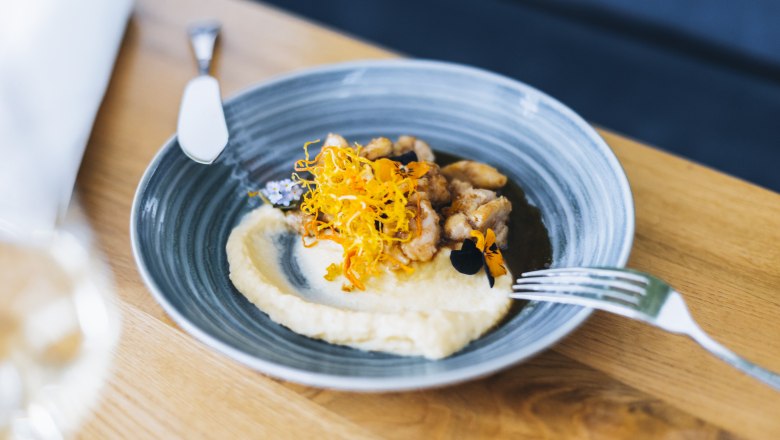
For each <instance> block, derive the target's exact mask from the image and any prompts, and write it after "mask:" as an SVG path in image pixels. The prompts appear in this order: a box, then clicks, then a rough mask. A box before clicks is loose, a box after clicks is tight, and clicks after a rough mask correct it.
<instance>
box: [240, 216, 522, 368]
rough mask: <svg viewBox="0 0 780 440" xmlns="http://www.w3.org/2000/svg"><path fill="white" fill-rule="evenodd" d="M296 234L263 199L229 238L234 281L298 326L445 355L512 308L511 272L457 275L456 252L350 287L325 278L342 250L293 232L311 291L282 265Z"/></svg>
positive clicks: (365, 344)
mask: <svg viewBox="0 0 780 440" xmlns="http://www.w3.org/2000/svg"><path fill="white" fill-rule="evenodd" d="M284 234H295V232H294V230H293V229H292V228H291V227H290V226H289V225H288V223H287V222H286V220H285V216H284V213H283V212H282V211H281V210H278V209H274V208H273V207H271V206H269V205H263V206H261V207H259V208H257V209H255V210H254V211H252V212H250V213H249V214H247V216H246V217H245V218H244V219H243V220H242V222H241V223H240V224H239V225H238V226H236V227H235V229H233V231H232V232H231V234H230V237H229V239H228V242H227V257H228V262H229V264H230V279H231V280H232V282H233V284H234V285H235V286H236V288H237V289H238V290H239V291H240V292H241V293H242V294H244V295H245V296H246V297H247V298H248V299H249V300H250V301H251V302H252V303H254V304H255V305H256V306H257V307H258V308H260V310H262V311H263V312H265V313H267V314H268V316H270V318H271V319H273V320H274V321H275V322H277V323H279V324H281V325H283V326H285V327H287V328H289V329H291V330H292V331H294V332H296V333H299V334H302V335H305V336H308V337H312V338H317V339H322V340H324V341H327V342H330V343H333V344H340V345H347V346H351V347H355V348H359V349H363V350H374V351H383V352H389V353H395V354H399V355H406V356H425V357H426V358H430V359H440V358H443V357H446V356H449V355H451V354H453V353H455V352H457V351H459V350H460V349H462V348H463V347H465V346H466V345H467V344H468V343H469V342H470V341H472V340H474V339H476V338H478V337H480V336H481V335H482V334H484V333H485V332H486V331H488V330H489V329H491V328H492V327H493V326H494V325H496V324H497V323H498V322H499V321H500V320H501V319H502V318H503V317H504V315H505V314H506V313H507V311H508V310H509V306H510V302H511V300H510V299H509V297H508V293H509V292H510V291H511V280H512V275H511V274H506V275H503V276H500V277H498V278H496V283H495V286H494V287H493V288H492V289H491V288H490V286H489V285H488V282H487V281H486V279H485V276H484V274H478V275H464V274H461V273H458V272H457V271H456V270H455V269H454V268H453V267H452V264H451V262H450V258H449V254H450V250H449V249H448V248H446V247H444V248H441V249H440V250H439V251H438V252H437V253H436V255H435V256H434V257H433V259H432V260H431V261H427V262H415V263H413V264H412V266H413V267H414V272H413V273H411V274H403V273H400V274H398V273H395V272H391V271H387V272H386V273H384V274H382V275H380V276H375V277H372V278H370V279H368V280H367V281H366V288H365V290H354V291H352V292H344V291H343V290H342V288H341V287H342V284H343V281H344V280H343V279H342V278H341V277H339V279H336V280H334V281H327V280H325V279H324V278H323V275H324V274H325V272H326V268H327V267H328V265H330V264H331V263H338V262H339V261H340V260H341V259H342V249H341V247H340V246H339V245H337V244H335V243H333V242H330V241H328V240H320V241H319V242H318V243H317V245H315V246H314V247H311V248H304V247H303V245H302V244H301V243H300V239H299V237H297V236H296V237H295V240H294V242H295V245H294V249H293V257H294V259H295V260H296V262H297V264H298V266H299V267H300V269H301V273H302V274H303V275H304V276H305V277H306V282H307V284H308V286H309V288H308V289H300V288H298V287H294V286H293V285H292V284H291V282H290V281H289V279H288V277H287V275H286V274H285V272H284V270H283V269H282V267H281V266H280V257H281V252H282V250H283V249H282V246H281V245H280V240H279V238H280V237H282V236H283V235H284Z"/></svg>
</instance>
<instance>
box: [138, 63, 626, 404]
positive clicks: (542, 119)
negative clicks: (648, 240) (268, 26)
mask: <svg viewBox="0 0 780 440" xmlns="http://www.w3.org/2000/svg"><path fill="white" fill-rule="evenodd" d="M225 115H226V118H227V122H228V127H229V131H230V142H229V144H228V146H227V148H226V150H225V152H224V153H223V154H222V156H221V157H220V158H219V159H218V160H217V162H215V163H214V164H213V165H201V164H197V163H195V162H193V161H191V160H189V159H188V158H187V157H186V156H185V155H184V154H183V153H182V152H181V150H180V148H179V145H178V144H177V142H176V138H175V137H174V138H172V139H171V140H170V141H168V142H167V143H166V144H165V145H164V146H163V147H162V149H161V150H160V152H159V153H158V154H157V156H156V157H155V158H154V160H153V161H152V163H151V164H150V165H149V168H148V169H147V170H146V173H145V174H144V176H143V179H142V180H141V182H140V184H139V186H138V191H137V193H136V196H135V200H134V203H133V211H132V216H131V217H132V218H131V228H130V229H131V235H132V244H133V252H134V254H135V258H136V262H137V264H138V267H139V270H140V272H141V275H142V276H143V279H144V280H145V282H146V284H147V286H148V287H149V290H150V291H151V292H152V294H153V295H154V297H155V299H156V300H157V301H158V302H159V303H160V304H161V305H162V307H163V308H164V309H165V311H166V312H167V313H168V314H169V315H170V316H171V317H172V318H173V319H174V320H175V321H176V322H177V323H178V324H179V325H180V326H181V327H182V328H184V329H185V330H186V331H188V332H189V333H191V334H192V335H193V336H195V337H196V338H197V339H199V340H201V341H202V342H203V343H205V344H207V345H208V346H210V347H212V348H213V349H215V350H217V351H219V352H221V353H223V354H225V355H227V356H229V357H231V358H233V359H235V360H237V361H239V362H241V363H244V364H246V365H248V366H250V367H252V368H255V369H257V370H258V371H261V372H263V373H265V374H269V375H271V376H275V377H278V378H281V379H286V380H290V381H294V382H299V383H303V384H307V385H313V386H318V387H326V388H336V389H345V390H360V391H386V390H406V389H417V388H426V387H433V386H441V385H445V384H451V383H456V382H460V381H464V380H467V379H473V378H476V377H480V376H484V375H487V374H490V373H493V372H496V371H498V370H500V369H502V368H506V367H508V366H510V365H512V364H515V363H517V362H520V361H522V360H523V359H527V358H528V357H530V356H533V355H534V354H536V353H539V352H540V351H542V350H544V349H546V348H548V347H550V346H551V345H553V344H555V343H556V342H557V341H558V340H560V339H561V338H563V337H564V336H565V335H567V334H568V333H569V332H571V331H572V330H574V329H575V328H576V327H577V326H578V325H579V324H581V323H582V322H583V321H584V320H585V319H586V318H587V317H588V316H589V315H590V313H591V310H590V309H584V308H580V307H576V306H569V305H561V304H549V303H533V302H532V303H529V304H528V305H526V306H525V307H524V308H523V309H522V310H521V311H520V312H519V313H517V314H516V315H514V316H513V317H512V318H511V319H508V320H506V321H505V322H504V323H503V324H502V325H501V326H499V327H498V328H497V329H495V330H494V331H492V332H490V333H488V334H487V335H485V336H483V337H482V338H480V339H478V340H476V341H474V342H472V343H471V344H469V345H468V346H467V347H466V348H465V349H464V350H462V351H461V352H459V353H457V354H455V355H453V356H451V357H449V358H446V359H443V360H438V361H431V360H427V359H424V358H419V357H399V356H393V355H389V354H383V353H374V352H364V351H360V350H355V349H352V348H348V347H343V346H337V345H331V344H328V343H326V342H323V341H320V340H314V339H310V338H307V337H304V336H301V335H298V334H296V333H294V332H292V331H290V330H288V329H287V328H285V327H283V326H281V325H279V324H276V323H274V322H273V321H271V320H270V319H269V318H268V316H266V315H265V314H264V313H263V312H261V311H260V310H258V309H257V308H256V307H255V306H254V305H253V304H251V303H250V302H249V301H247V300H246V299H245V298H244V297H243V296H242V295H241V294H240V293H239V292H238V291H237V290H236V289H235V288H234V287H233V285H232V284H231V282H230V279H229V278H228V263H227V257H226V253H225V243H226V241H227V238H228V235H229V233H230V230H231V229H232V228H233V227H234V226H235V225H236V224H237V223H238V222H239V221H240V220H241V217H242V216H243V215H244V214H245V213H247V212H249V211H250V210H252V209H254V208H255V207H257V203H260V202H259V200H258V199H257V198H254V199H250V198H248V197H247V192H248V191H253V190H257V189H258V188H259V187H261V186H262V184H264V182H266V181H268V180H272V179H279V178H283V177H288V176H289V174H290V168H291V164H292V163H293V161H294V160H295V159H297V158H300V156H301V147H302V145H303V144H304V143H305V142H308V141H311V140H314V139H318V138H322V137H324V136H325V135H327V133H328V132H335V133H340V134H342V135H344V136H345V137H346V138H347V139H349V140H351V141H358V142H366V141H367V140H369V139H370V138H372V137H376V136H378V135H381V136H387V137H395V136H398V135H401V134H412V135H415V136H418V137H420V138H422V139H425V140H426V141H428V143H429V144H430V145H431V146H433V148H434V149H436V150H439V151H443V152H447V153H451V154H454V155H457V156H461V157H464V158H473V159H478V160H480V161H483V162H487V163H490V164H493V165H494V166H496V167H497V168H499V169H500V170H501V171H502V172H504V173H505V174H507V175H508V176H509V178H510V179H512V180H513V181H515V182H516V183H518V184H519V185H520V186H521V187H522V188H523V189H524V190H525V192H526V196H527V198H528V200H529V202H530V203H531V204H533V205H535V206H537V207H538V208H539V209H540V210H541V214H542V219H543V222H544V224H545V225H546V227H547V229H548V231H549V234H550V240H551V243H552V249H553V266H615V267H622V266H624V265H625V263H626V261H627V259H628V255H629V251H630V249H631V242H632V239H633V234H634V208H633V201H632V198H631V191H630V188H629V186H628V182H627V180H626V177H625V175H624V173H623V170H622V169H621V167H620V164H619V163H618V161H617V159H616V158H615V156H614V154H613V153H612V151H611V150H610V149H609V147H608V146H607V145H606V143H604V141H603V140H602V139H601V138H600V137H599V136H598V134H596V132H595V131H594V130H593V129H592V128H591V127H590V126H589V125H588V124H587V123H586V122H585V121H583V120H582V119H581V118H580V117H579V116H577V115H576V114H575V113H574V112H573V111H571V110H570V109H569V108H567V107H566V106H564V105H563V104H561V103H559V102H558V101H556V100H555V99H553V98H551V97H549V96H547V95H545V94H544V93H542V92H539V91H538V90H536V89H534V88H532V87H529V86H527V85H525V84H523V83H520V82H518V81H515V80H512V79H509V78H506V77H503V76H499V75H496V74H493V73H489V72H486V71H483V70H479V69H475V68H471V67H466V66H461V65H456V64H448V63H441V62H431V61H415V60H397V61H365V62H356V63H347V64H336V65H330V66H323V67H318V68H315V69H311V70H306V71H303V72H298V73H293V74H290V75H286V76H283V77H280V78H277V79H274V80H272V81H268V82H264V83H262V84H259V85H257V86H255V87H252V88H250V89H248V90H246V91H244V92H242V93H239V94H238V95H236V96H235V97H233V98H231V99H229V100H227V101H226V102H225ZM510 252H511V250H510Z"/></svg>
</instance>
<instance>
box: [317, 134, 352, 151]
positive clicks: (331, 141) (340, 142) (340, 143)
mask: <svg viewBox="0 0 780 440" xmlns="http://www.w3.org/2000/svg"><path fill="white" fill-rule="evenodd" d="M323 146H326V147H327V146H332V147H341V148H347V147H349V143H347V140H346V139H344V137H343V136H341V135H338V134H336V133H328V137H326V138H325V143H324V144H323Z"/></svg>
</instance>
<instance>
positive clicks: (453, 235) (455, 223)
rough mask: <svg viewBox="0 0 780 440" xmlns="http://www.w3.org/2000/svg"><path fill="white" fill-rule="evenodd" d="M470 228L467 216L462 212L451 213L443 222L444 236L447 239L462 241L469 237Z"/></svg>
mask: <svg viewBox="0 0 780 440" xmlns="http://www.w3.org/2000/svg"><path fill="white" fill-rule="evenodd" d="M472 229H474V228H473V227H472V226H471V224H470V223H469V218H468V217H466V214H464V213H462V212H456V213H454V214H452V215H451V216H449V217H447V221H445V222H444V236H445V237H446V238H447V239H449V240H453V241H463V240H465V239H467V238H469V237H471V231H472Z"/></svg>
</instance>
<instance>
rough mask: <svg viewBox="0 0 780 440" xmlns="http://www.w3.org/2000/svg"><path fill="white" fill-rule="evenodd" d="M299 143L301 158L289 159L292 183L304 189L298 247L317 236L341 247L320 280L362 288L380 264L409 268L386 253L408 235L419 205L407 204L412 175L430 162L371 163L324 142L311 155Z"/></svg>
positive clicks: (421, 172)
mask: <svg viewBox="0 0 780 440" xmlns="http://www.w3.org/2000/svg"><path fill="white" fill-rule="evenodd" d="M310 144H311V143H307V144H306V145H304V152H305V159H303V160H299V161H297V162H296V163H295V171H296V173H295V174H293V181H295V182H297V183H298V184H300V185H301V186H302V187H303V188H305V189H306V190H307V191H306V192H305V194H304V196H303V198H302V201H301V204H300V209H301V212H303V213H304V214H307V216H305V218H308V219H309V220H307V221H306V223H305V224H304V225H303V229H304V232H305V233H306V234H305V235H308V236H309V239H308V240H307V239H306V237H304V246H307V247H310V246H314V245H315V244H316V243H317V242H318V241H319V240H331V241H333V242H336V243H338V244H339V245H341V247H342V248H343V259H342V262H341V264H340V265H337V264H332V265H331V266H329V267H328V268H327V274H326V275H325V278H326V279H328V280H331V281H332V280H335V279H336V278H337V277H338V276H339V275H343V276H344V277H345V278H346V279H347V281H348V284H345V285H344V286H342V288H343V289H344V290H352V289H353V288H358V289H360V290H364V289H365V280H366V279H368V278H369V277H371V276H373V275H377V274H378V273H380V271H381V270H382V269H383V268H384V267H385V266H386V265H390V266H394V267H395V268H399V269H401V270H404V271H406V272H411V271H413V269H412V268H411V267H410V266H407V265H405V264H401V263H400V262H399V261H398V260H397V259H396V258H393V257H392V256H391V255H390V254H389V253H388V251H389V250H390V249H391V248H392V247H393V246H395V245H397V244H398V243H403V242H408V241H410V240H411V239H412V238H414V237H413V234H412V233H411V228H410V225H409V223H410V221H412V220H415V221H416V222H418V224H417V226H418V228H417V230H418V231H420V229H421V228H420V227H419V226H420V223H419V222H420V218H419V217H420V216H419V214H418V213H419V212H420V209H419V206H415V205H414V204H411V205H410V203H409V201H410V199H412V200H414V199H417V205H419V199H420V198H419V197H414V195H415V193H416V191H417V179H419V178H420V177H422V176H423V175H425V173H427V172H428V170H429V169H430V166H429V165H428V164H427V163H425V162H412V163H410V164H408V165H406V166H403V165H401V163H399V162H396V161H392V160H390V159H378V160H376V161H372V160H368V159H366V158H364V157H360V149H361V146H360V145H357V144H356V147H355V148H351V147H347V148H344V147H336V146H325V147H323V149H322V151H321V152H320V153H319V154H317V156H316V157H315V158H314V159H311V158H310V155H309V148H308V147H309V145H310Z"/></svg>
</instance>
